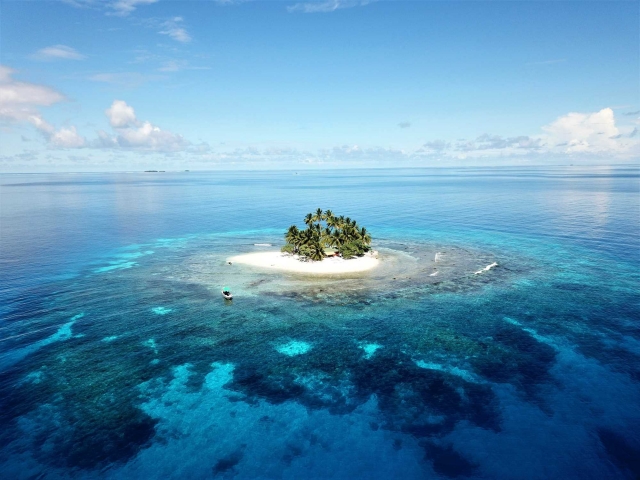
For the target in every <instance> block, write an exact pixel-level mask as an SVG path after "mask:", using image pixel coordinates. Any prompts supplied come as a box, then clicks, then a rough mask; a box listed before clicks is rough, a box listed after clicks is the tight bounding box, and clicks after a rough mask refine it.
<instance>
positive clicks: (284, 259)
mask: <svg viewBox="0 0 640 480" xmlns="http://www.w3.org/2000/svg"><path fill="white" fill-rule="evenodd" d="M227 262H231V263H232V264H236V263H239V264H243V265H251V266H253V267H260V268H265V269H271V270H280V271H286V272H295V273H308V274H313V275H333V274H341V273H356V272H364V271H367V270H371V269H373V268H376V267H377V266H378V265H379V264H380V260H378V252H370V253H367V254H365V255H364V256H362V257H358V258H351V259H349V260H345V259H343V258H339V257H329V258H325V259H324V260H322V261H321V262H313V261H308V262H301V261H300V260H299V259H298V256H297V255H289V254H285V253H281V252H258V253H247V254H245V255H236V256H235V257H231V258H228V259H227Z"/></svg>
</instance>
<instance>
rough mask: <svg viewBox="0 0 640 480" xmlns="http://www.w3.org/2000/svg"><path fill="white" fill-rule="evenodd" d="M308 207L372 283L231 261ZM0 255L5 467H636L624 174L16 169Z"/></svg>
mask: <svg viewBox="0 0 640 480" xmlns="http://www.w3.org/2000/svg"><path fill="white" fill-rule="evenodd" d="M318 207H320V208H323V209H327V208H330V209H332V210H333V211H334V213H336V214H342V215H346V216H349V217H351V218H355V219H357V221H358V223H360V224H361V225H364V226H366V227H367V229H368V230H369V231H370V232H371V234H372V236H373V245H374V248H376V249H379V251H380V255H381V259H382V261H383V263H384V262H385V258H386V259H388V261H387V263H386V264H385V265H387V267H385V268H387V270H381V272H385V273H384V275H383V274H381V273H380V274H377V276H376V274H373V273H371V274H359V275H356V276H355V277H353V278H348V276H347V277H344V278H343V277H339V278H329V279H324V280H322V281H319V280H314V279H312V278H305V277H296V276H294V275H287V274H278V275H274V274H271V273H270V274H265V273H264V272H260V271H255V270H252V269H251V268H250V267H247V268H244V269H243V268H242V267H241V266H239V265H228V263H227V262H226V258H227V257H229V256H232V255H236V254H239V253H246V252H253V251H262V250H265V249H267V250H268V249H269V248H272V249H277V248H279V246H280V245H282V243H283V233H284V231H285V229H286V228H287V227H288V226H289V225H291V224H294V223H297V224H298V225H299V226H302V218H303V217H304V215H305V214H306V213H308V212H311V211H314V210H315V209H316V208H318ZM256 244H258V245H256ZM260 244H271V245H272V247H269V246H266V245H260ZM261 249H262V250H261ZM434 252H436V253H438V255H440V259H439V260H437V259H436V258H435V256H434V255H433V253H434ZM391 259H396V260H394V261H396V263H393V262H392V261H391ZM436 260H437V261H436ZM403 262H404V263H403ZM438 262H439V263H438ZM493 262H495V263H497V266H496V267H494V268H491V269H488V270H483V271H482V272H481V273H479V274H476V273H475V272H476V271H480V270H481V269H483V268H484V267H486V266H488V265H489V264H490V263H493ZM409 264H411V265H412V266H411V268H410V269H409V267H406V268H405V267H403V266H402V265H409ZM0 265H1V271H0V478H2V479H5V478H6V479H66V478H78V479H94V478H96V479H171V478H189V479H212V478H216V479H217V478H221V479H231V478H233V479H271V478H273V479H354V478H362V479H397V478H402V479H424V478H434V479H436V478H437V479H448V478H483V479H495V478H499V479H543V478H549V479H555V478H562V479H604V478H613V479H618V478H620V479H633V478H640V168H638V167H637V166H619V167H578V166H566V167H538V168H526V167H518V168H460V169H436V168H433V169H396V170H391V169H390V170H380V169H376V170H342V171H299V172H294V171H287V172H180V173H171V172H167V173H126V174H125V173H122V174H24V175H23V174H6V175H3V176H2V177H0ZM423 267H424V268H423ZM394 268H396V269H398V270H397V272H396V270H393V269H394ZM427 268H428V269H430V270H429V271H431V270H433V271H435V270H436V268H441V269H442V272H443V273H442V276H440V277H438V276H433V275H430V274H427V273H425V272H426V271H427V270H426V269H427ZM447 272H448V273H447ZM387 273H388V275H387ZM389 277H391V278H389ZM223 284H224V285H229V287H230V288H231V289H232V291H233V292H234V294H235V298H234V300H233V302H228V301H225V300H224V299H223V298H222V296H221V295H220V288H221V285H223Z"/></svg>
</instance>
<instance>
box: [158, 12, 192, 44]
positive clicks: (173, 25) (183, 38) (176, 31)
mask: <svg viewBox="0 0 640 480" xmlns="http://www.w3.org/2000/svg"><path fill="white" fill-rule="evenodd" d="M182 22H184V20H183V18H182V17H173V18H172V19H170V20H167V21H166V22H163V23H162V30H160V31H159V32H158V33H160V34H162V35H168V36H169V37H171V38H173V39H174V40H175V41H177V42H181V43H189V42H190V41H191V35H189V33H188V32H187V30H186V29H185V28H184V27H183V26H182Z"/></svg>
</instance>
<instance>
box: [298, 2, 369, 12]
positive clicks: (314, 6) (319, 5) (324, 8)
mask: <svg viewBox="0 0 640 480" xmlns="http://www.w3.org/2000/svg"><path fill="white" fill-rule="evenodd" d="M369 3H371V1H370V0H322V1H317V2H301V3H296V4H294V5H291V6H289V7H287V11H288V12H302V13H329V12H335V11H336V10H339V9H342V8H352V7H362V6H365V5H368V4H369Z"/></svg>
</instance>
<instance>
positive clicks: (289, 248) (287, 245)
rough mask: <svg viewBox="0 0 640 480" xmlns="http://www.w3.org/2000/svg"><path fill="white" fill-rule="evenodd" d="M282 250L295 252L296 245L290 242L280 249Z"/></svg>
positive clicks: (283, 251)
mask: <svg viewBox="0 0 640 480" xmlns="http://www.w3.org/2000/svg"><path fill="white" fill-rule="evenodd" d="M280 251H281V252H282V253H295V247H294V246H293V245H291V244H290V243H287V244H285V245H284V246H283V247H282V248H281V249H280Z"/></svg>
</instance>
